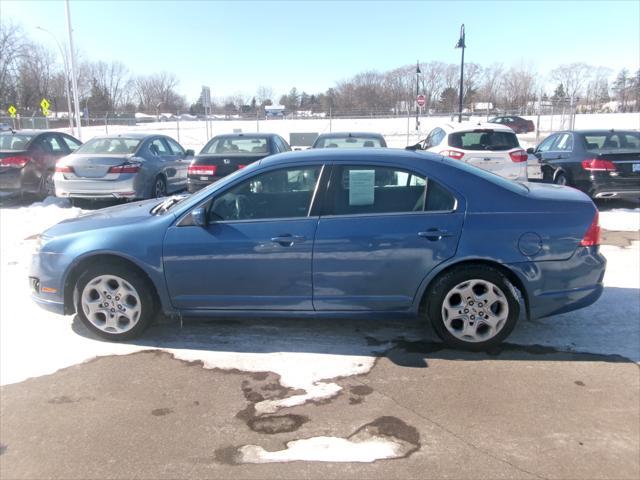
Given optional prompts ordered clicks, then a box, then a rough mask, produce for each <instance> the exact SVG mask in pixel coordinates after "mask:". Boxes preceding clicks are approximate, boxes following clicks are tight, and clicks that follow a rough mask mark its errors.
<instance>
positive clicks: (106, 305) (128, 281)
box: [76, 264, 156, 341]
mask: <svg viewBox="0 0 640 480" xmlns="http://www.w3.org/2000/svg"><path fill="white" fill-rule="evenodd" d="M76 286H77V291H76V294H77V295H76V311H77V312H78V316H79V317H80V320H81V321H82V323H83V324H84V325H85V326H86V327H87V328H88V329H89V330H91V331H92V332H94V333H95V334H97V335H99V336H100V337H102V338H105V339H107V340H116V341H118V340H128V339H131V338H134V337H137V336H138V335H140V334H141V333H142V332H143V331H144V330H145V329H146V328H147V327H148V326H149V324H150V323H151V322H152V320H153V318H154V316H155V313H156V306H155V305H154V301H153V295H152V291H151V289H150V288H149V285H148V281H147V280H146V279H145V278H144V277H143V276H142V275H140V274H139V273H137V272H135V271H133V270H132V269H130V268H128V267H126V266H124V265H122V266H121V265H118V264H115V265H111V266H99V265H96V266H92V267H90V268H88V269H87V271H85V272H84V273H83V274H82V275H81V276H80V278H79V279H78V283H77V285H76Z"/></svg>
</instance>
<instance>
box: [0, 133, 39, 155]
mask: <svg viewBox="0 0 640 480" xmlns="http://www.w3.org/2000/svg"><path fill="white" fill-rule="evenodd" d="M34 136H35V135H25V134H22V133H15V134H14V133H2V134H0V150H9V151H13V152H17V151H19V150H24V149H26V148H27V144H28V143H29V142H30V141H31V139H32V138H33V137H34Z"/></svg>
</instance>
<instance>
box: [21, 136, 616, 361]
mask: <svg viewBox="0 0 640 480" xmlns="http://www.w3.org/2000/svg"><path fill="white" fill-rule="evenodd" d="M599 234H600V229H599V226H598V212H597V209H596V208H595V206H594V204H593V203H592V202H591V200H590V199H589V198H588V197H587V196H586V195H585V194H583V193H582V192H579V191H578V190H575V189H572V188H567V187H562V186H558V185H544V184H523V183H516V182H511V181H508V180H506V179H503V178H501V177H499V176H496V175H493V174H491V173H489V172H486V171H484V170H480V169H477V168H474V167H471V166H468V165H466V164H464V163H461V162H456V161H455V160H451V159H447V158H443V157H441V156H436V155H431V154H424V153H415V152H409V151H400V150H387V149H354V150H342V149H322V150H308V151H305V152H294V153H284V154H279V155H274V156H271V157H267V158H265V159H263V160H260V161H259V162H255V163H254V164H251V165H249V166H247V167H246V168H244V169H242V170H238V171H237V172H235V173H233V174H231V175H229V176H227V177H225V178H224V179H222V180H220V181H219V182H216V183H214V184H212V185H211V186H209V187H207V188H205V189H203V190H201V191H199V192H198V193H196V194H193V195H191V196H184V197H170V198H168V199H165V200H164V201H163V202H159V201H158V200H149V201H143V202H138V203H134V204H129V205H121V206H116V207H112V208H108V209H104V210H100V211H96V212H93V213H89V214H87V215H83V216H81V217H79V218H76V219H72V220H66V221H64V222H61V223H59V224H57V225H56V226H54V227H52V228H50V229H49V230H47V231H46V232H44V234H43V235H42V236H41V239H40V246H39V250H38V251H37V253H36V254H35V255H34V256H33V264H32V267H31V273H30V282H31V286H32V291H33V299H34V300H35V301H36V302H37V303H38V304H40V305H41V306H42V307H44V308H46V309H49V310H52V311H54V312H57V313H60V314H67V315H68V314H73V313H77V315H78V317H79V318H80V319H81V320H82V322H83V323H84V324H85V325H86V326H87V327H88V328H89V329H90V330H92V331H93V332H95V333H96V334H98V335H100V336H102V337H104V338H107V339H110V340H125V339H130V338H133V337H136V336H138V335H139V334H141V333H142V332H143V330H144V329H145V328H146V327H148V326H149V324H150V323H151V322H152V321H153V319H154V317H155V316H156V314H157V313H158V312H160V311H161V312H163V313H164V314H167V315H173V316H176V315H177V316H189V317H194V316H204V317H215V316H225V317H228V316H251V315H255V316H261V317H263V316H268V315H271V316H288V317H300V316H313V317H329V316H330V317H350V318H355V317H359V318H363V317H364V318H373V317H398V316H406V317H412V316H423V317H426V318H427V319H429V321H430V323H431V324H432V326H433V328H434V330H435V332H436V333H437V334H438V335H439V336H440V337H441V338H442V339H443V340H444V341H445V342H446V343H447V344H449V345H451V346H454V347H461V348H468V349H476V350H478V349H486V348H489V347H492V346H494V345H496V344H498V343H499V342H501V341H502V340H504V339H505V338H506V337H507V336H508V335H509V333H510V332H511V331H512V330H513V328H514V326H515V324H516V321H517V320H518V318H519V317H520V313H521V310H524V313H525V314H526V316H528V317H529V318H531V319H535V318H540V317H545V316H549V315H554V314H557V313H562V312H567V311H570V310H575V309H578V308H582V307H586V306H587V305H590V304H592V303H593V302H595V301H596V300H597V299H598V298H599V297H600V295H601V293H602V290H603V284H602V279H603V276H604V271H605V259H604V258H603V256H602V255H601V254H600V253H599V248H598V244H599Z"/></svg>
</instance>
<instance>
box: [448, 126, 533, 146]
mask: <svg viewBox="0 0 640 480" xmlns="http://www.w3.org/2000/svg"><path fill="white" fill-rule="evenodd" d="M449 146H450V147H455V148H462V149H463V150H494V151H501V150H511V149H513V148H520V144H519V143H518V137H516V134H515V133H514V132H495V131H493V130H474V131H472V132H455V133H450V134H449Z"/></svg>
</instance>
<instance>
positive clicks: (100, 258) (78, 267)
mask: <svg viewBox="0 0 640 480" xmlns="http://www.w3.org/2000/svg"><path fill="white" fill-rule="evenodd" d="M98 263H102V264H107V265H114V264H117V265H122V266H125V267H127V268H130V269H132V270H133V271H135V272H136V273H138V274H139V275H141V276H142V278H144V279H145V280H146V282H147V283H148V285H149V288H150V290H151V295H152V296H153V300H154V302H156V303H157V304H158V305H162V301H161V299H160V295H159V293H158V288H157V286H156V284H155V283H154V281H153V280H152V279H151V277H150V276H149V274H148V273H147V272H146V271H145V270H144V268H142V267H141V266H140V265H138V264H137V263H135V262H134V261H132V260H130V259H128V258H125V257H122V256H120V255H115V254H112V253H96V254H94V255H90V256H87V257H84V258H82V259H81V260H80V261H78V262H77V263H75V264H74V265H72V266H71V268H70V269H69V271H68V272H67V274H66V276H65V279H64V284H63V285H64V288H63V292H64V313H65V315H70V314H73V313H75V312H76V297H75V295H76V283H77V282H78V279H79V278H80V276H81V275H82V273H83V272H84V271H86V269H87V268H89V267H91V266H92V265H94V264H98Z"/></svg>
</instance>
